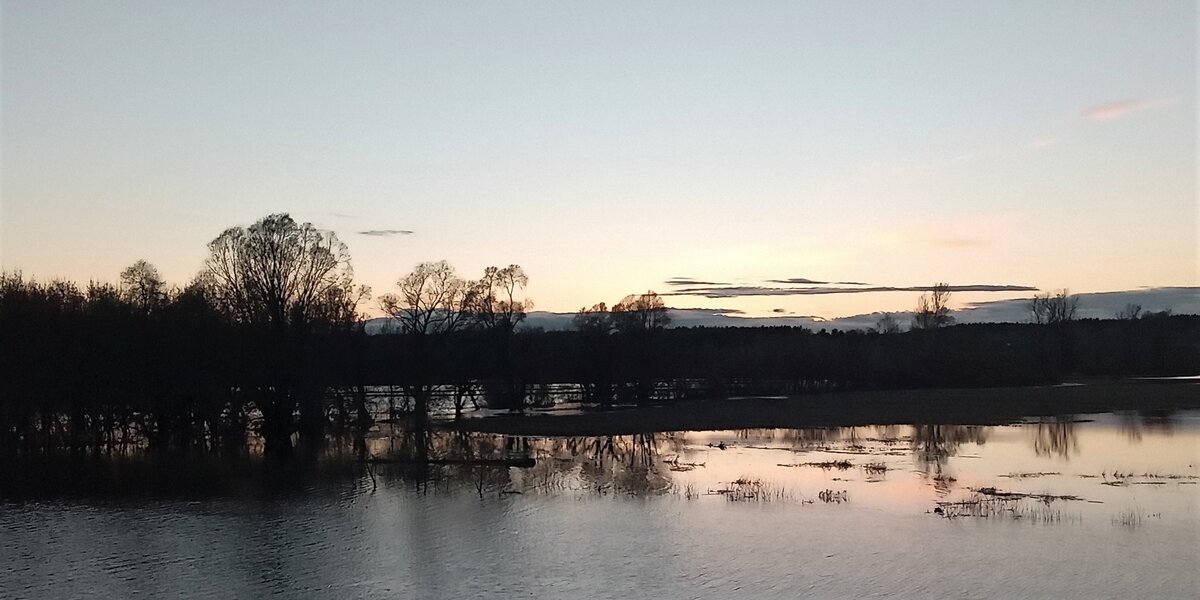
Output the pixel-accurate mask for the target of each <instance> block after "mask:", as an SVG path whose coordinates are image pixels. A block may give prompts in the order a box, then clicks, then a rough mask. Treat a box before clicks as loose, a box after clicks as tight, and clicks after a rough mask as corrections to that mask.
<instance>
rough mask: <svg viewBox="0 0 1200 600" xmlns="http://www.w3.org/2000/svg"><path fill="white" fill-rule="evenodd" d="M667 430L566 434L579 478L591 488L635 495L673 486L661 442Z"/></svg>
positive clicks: (584, 486) (659, 491) (673, 441)
mask: <svg viewBox="0 0 1200 600" xmlns="http://www.w3.org/2000/svg"><path fill="white" fill-rule="evenodd" d="M663 439H669V440H670V441H671V442H672V443H673V444H675V443H677V442H676V441H675V440H674V439H672V438H670V436H667V435H665V434H653V433H646V434H637V435H620V436H603V437H590V438H567V439H566V440H565V445H566V449H567V450H568V452H569V453H570V456H571V457H573V458H575V459H576V460H577V461H579V462H577V464H578V465H579V479H580V483H581V484H582V485H583V488H584V489H586V490H589V491H597V492H607V491H613V492H618V493H628V494H633V495H642V494H655V493H662V492H664V491H666V490H668V489H669V488H670V486H671V477H670V475H669V473H670V471H669V469H668V468H667V467H666V465H664V464H663V462H662V461H663V455H662V453H661V452H660V448H659V446H660V443H661V442H662V441H663Z"/></svg>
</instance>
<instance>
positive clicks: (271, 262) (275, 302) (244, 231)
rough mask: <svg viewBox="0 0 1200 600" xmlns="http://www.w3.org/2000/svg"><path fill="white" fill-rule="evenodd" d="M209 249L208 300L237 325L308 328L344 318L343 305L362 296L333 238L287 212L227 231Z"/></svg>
mask: <svg viewBox="0 0 1200 600" xmlns="http://www.w3.org/2000/svg"><path fill="white" fill-rule="evenodd" d="M208 249H209V257H208V260H207V261H206V262H205V275H206V279H207V281H208V282H209V284H210V285H211V291H212V296H213V299H214V301H216V302H217V304H218V306H220V307H221V308H222V309H223V310H224V311H225V312H226V313H227V314H229V316H230V317H232V318H233V319H234V320H236V321H239V322H243V323H248V324H255V325H266V324H270V325H274V326H276V327H287V326H308V325H311V324H312V323H314V322H316V321H318V320H324V319H327V318H329V317H330V315H339V316H344V314H343V313H344V312H345V308H346V305H347V303H349V302H355V303H356V302H357V301H358V300H360V299H362V298H363V297H364V296H365V295H366V293H367V291H366V289H365V288H358V289H355V288H354V284H353V278H354V271H353V269H351V267H350V254H349V252H348V251H347V250H346V245H345V244H343V243H342V242H341V241H339V240H338V238H337V235H335V234H334V233H333V232H331V231H323V230H319V229H317V228H316V227H313V225H312V224H311V223H302V224H301V223H296V221H294V220H293V219H292V218H291V217H290V216H288V215H286V214H275V215H270V216H268V217H264V218H263V219H261V220H259V221H258V222H257V223H255V224H253V225H251V226H249V227H231V228H229V229H226V230H225V232H224V233H222V234H221V235H219V236H217V238H216V239H214V240H213V241H212V242H209V244H208ZM331 303H332V305H331Z"/></svg>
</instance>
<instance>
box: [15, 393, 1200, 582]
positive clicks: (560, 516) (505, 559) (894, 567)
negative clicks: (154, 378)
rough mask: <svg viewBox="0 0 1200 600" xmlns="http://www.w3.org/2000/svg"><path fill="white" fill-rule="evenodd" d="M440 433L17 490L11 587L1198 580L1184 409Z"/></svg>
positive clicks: (1198, 443)
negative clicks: (249, 462) (862, 423)
mask: <svg viewBox="0 0 1200 600" xmlns="http://www.w3.org/2000/svg"><path fill="white" fill-rule="evenodd" d="M407 443H409V441H408V440H406V439H405V438H404V437H403V436H379V437H376V438H374V439H371V440H369V444H370V446H369V447H370V453H371V455H372V456H374V457H376V458H379V459H387V458H388V457H395V456H402V455H404V453H405V445H406V444H407ZM430 444H431V456H433V457H441V459H442V462H440V463H438V464H433V465H424V464H421V465H416V464H412V463H406V462H400V463H391V462H386V460H382V461H381V462H380V463H375V464H367V465H364V464H355V463H351V462H350V461H349V459H348V458H346V457H344V456H337V455H331V456H329V457H326V458H325V459H324V461H323V467H322V468H318V469H315V470H314V471H313V472H311V473H308V474H307V475H305V476H304V477H302V478H301V483H300V484H294V485H288V486H280V485H276V484H275V483H273V482H272V481H271V480H270V479H268V478H264V476H263V474H262V472H261V471H259V470H256V469H253V468H248V469H246V471H245V472H244V473H236V472H229V471H228V470H221V469H216V470H215V471H217V473H216V474H214V473H213V472H212V471H214V469H212V468H211V467H210V468H209V469H208V470H207V471H206V472H207V473H208V474H207V475H205V476H204V477H200V478H199V481H200V482H201V483H199V484H197V485H195V486H192V487H187V488H186V489H181V488H178V487H175V486H169V485H168V486H160V487H159V488H156V489H142V488H138V487H136V486H132V487H131V486H129V482H130V481H134V479H133V478H129V479H126V480H122V481H121V482H119V483H117V484H114V486H115V487H114V488H112V489H108V490H105V491H104V493H90V492H80V490H73V491H71V492H70V493H62V494H57V495H56V494H50V493H43V494H39V495H35V497H30V496H28V495H27V496H24V497H16V495H15V494H12V493H11V489H10V490H8V493H3V495H4V496H5V497H7V498H8V499H7V500H5V501H4V502H3V503H0V531H3V532H4V534H3V536H0V556H3V557H4V561H3V566H2V567H0V597H4V598H24V597H55V598H73V597H96V596H99V597H163V596H169V597H176V596H179V597H212V598H234V597H239V598H241V597H262V596H268V595H287V596H308V597H329V596H339V597H381V596H388V597H428V598H450V597H454V598H460V597H496V596H506V597H518V596H519V597H540V598H598V597H600V598H631V597H633V598H641V597H655V598H696V597H705V598H710V597H712V598H725V597H731V596H742V597H747V598H794V597H800V596H814V597H968V596H969V597H1077V598H1097V597H1112V598H1116V597H1168V598H1183V597H1194V596H1195V595H1196V593H1197V592H1198V591H1200V573H1198V571H1197V569H1196V565H1197V555H1198V552H1200V508H1198V506H1200V502H1198V501H1200V468H1198V466H1200V412H1198V411H1183V412H1175V413H1153V414H1138V413H1122V414H1111V413H1110V414H1097V415H1076V416H1072V417H1058V418H1043V419H1032V420H1028V421H1026V422H1022V423H1018V424H1012V425H1006V426H987V427H984V426H956V425H904V426H868V427H847V428H817V429H755V430H737V431H704V432H676V433H665V434H661V433H660V434H646V435H632V436H613V437H572V438H564V437H560V438H527V437H519V438H518V437H512V436H501V435H493V434H450V433H446V434H439V435H438V436H436V437H435V439H433V440H432V441H431V442H430ZM527 458H532V459H533V462H532V465H533V466H509V464H508V463H505V462H504V461H509V462H510V463H511V464H518V463H519V464H522V465H524V464H526V463H523V462H521V461H522V460H524V459H527ZM87 468H95V469H99V468H100V467H96V466H95V465H93V466H92V467H87ZM138 468H139V467H138V466H136V465H125V466H123V467H121V469H117V470H114V471H112V472H106V474H105V475H103V476H101V479H106V478H110V476H113V477H118V478H119V477H120V476H119V475H112V473H115V472H117V471H121V472H124V473H129V472H133V473H138V472H139V471H138V470H137V469H138ZM174 470H175V471H178V468H175V469H174ZM192 480H195V478H193V479H192ZM3 485H4V484H3V483H0V486H3ZM95 487H96V486H94V485H90V484H89V489H91V488H95ZM101 487H102V486H101ZM0 492H4V488H3V487H0Z"/></svg>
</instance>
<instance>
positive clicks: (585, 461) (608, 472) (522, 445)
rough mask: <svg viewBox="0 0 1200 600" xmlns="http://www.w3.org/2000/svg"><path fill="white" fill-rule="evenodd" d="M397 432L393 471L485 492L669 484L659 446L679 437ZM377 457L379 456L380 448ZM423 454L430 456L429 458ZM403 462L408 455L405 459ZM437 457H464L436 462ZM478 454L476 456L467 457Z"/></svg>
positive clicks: (632, 490) (642, 488)
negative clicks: (521, 462) (524, 462)
mask: <svg viewBox="0 0 1200 600" xmlns="http://www.w3.org/2000/svg"><path fill="white" fill-rule="evenodd" d="M420 440H421V436H419V435H413V434H408V433H403V432H398V435H396V436H395V440H394V441H392V442H391V443H390V444H389V447H390V452H389V453H388V454H389V456H388V458H390V459H393V460H398V461H401V464H400V468H394V469H391V470H390V472H391V473H394V474H397V475H399V476H400V477H401V478H403V479H405V480H408V481H411V482H412V483H414V484H416V486H417V489H418V490H419V491H424V490H426V489H427V487H428V486H429V485H430V484H431V483H432V484H434V485H435V486H436V487H439V488H443V487H444V488H452V487H454V486H456V485H457V486H460V487H461V486H466V487H470V488H474V490H475V491H476V492H477V493H478V494H479V495H480V496H482V495H484V494H487V493H527V492H559V491H563V490H568V489H581V490H586V491H595V492H602V493H607V492H615V493H627V494H634V495H641V494H657V493H662V492H665V491H667V490H669V489H670V488H671V485H672V482H671V478H670V470H669V468H668V467H667V465H665V464H664V463H663V460H664V454H663V450H664V449H666V450H668V451H669V450H672V449H674V450H678V449H679V448H681V447H682V444H683V442H682V440H681V439H679V438H678V437H677V436H673V435H671V434H638V435H621V436H600V437H563V438H529V437H523V436H509V435H498V434H486V433H469V432H464V431H437V432H432V433H430V434H429V435H428V436H425V440H426V444H427V445H426V450H425V452H422V451H421V449H420V448H419V446H420V443H421V442H420ZM377 456H378V455H377ZM523 458H534V459H536V463H535V464H534V465H533V466H532V467H516V466H512V465H509V464H496V463H495V462H487V461H500V460H516V459H523ZM425 459H428V460H430V461H433V462H434V463H435V464H433V465H430V464H428V463H426V462H425ZM404 461H412V462H411V463H405V462H404ZM439 461H463V462H462V463H461V464H459V463H457V462H455V463H454V464H438V463H439ZM472 461H480V462H472Z"/></svg>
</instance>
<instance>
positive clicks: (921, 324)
mask: <svg viewBox="0 0 1200 600" xmlns="http://www.w3.org/2000/svg"><path fill="white" fill-rule="evenodd" d="M953 324H954V317H952V316H950V284H948V283H937V284H935V285H934V286H933V288H931V289H930V290H929V291H928V292H925V293H923V294H921V296H920V297H919V298H917V310H916V312H915V313H914V314H913V322H912V328H913V329H938V328H941V327H948V326H950V325H953Z"/></svg>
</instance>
